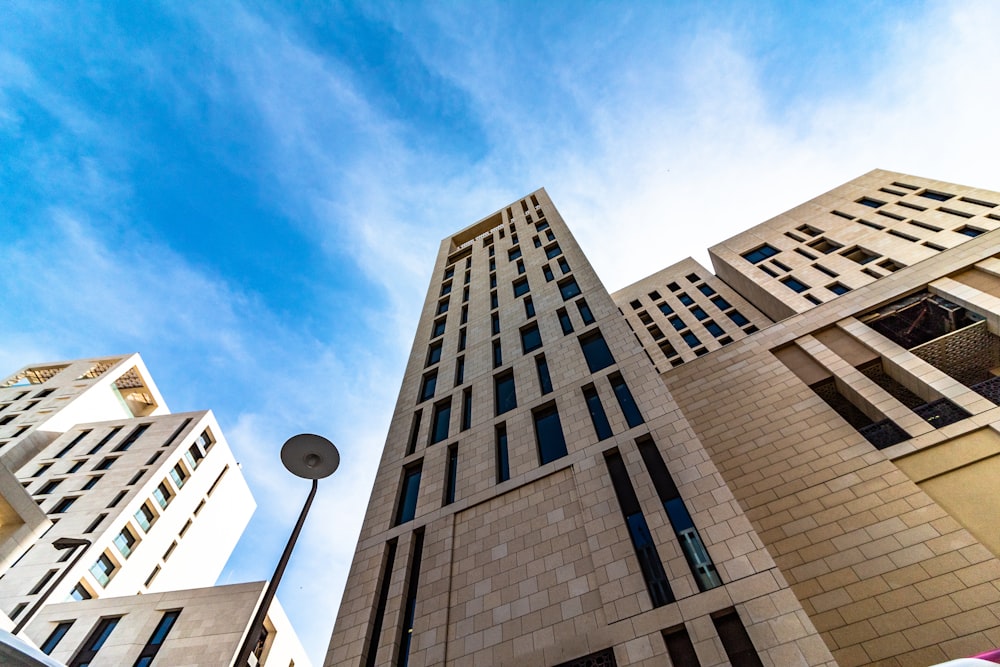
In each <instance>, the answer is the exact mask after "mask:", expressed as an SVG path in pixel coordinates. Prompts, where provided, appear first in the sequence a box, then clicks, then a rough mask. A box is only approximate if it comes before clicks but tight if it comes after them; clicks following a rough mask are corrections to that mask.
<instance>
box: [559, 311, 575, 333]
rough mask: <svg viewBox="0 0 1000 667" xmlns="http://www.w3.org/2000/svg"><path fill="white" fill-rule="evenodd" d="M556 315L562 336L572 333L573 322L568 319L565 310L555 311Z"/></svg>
mask: <svg viewBox="0 0 1000 667" xmlns="http://www.w3.org/2000/svg"><path fill="white" fill-rule="evenodd" d="M556 315H557V316H558V317H559V326H560V327H562V332H563V334H571V333H573V321H572V320H570V319H569V313H567V312H566V309H565V308H560V309H559V310H557V311H556Z"/></svg>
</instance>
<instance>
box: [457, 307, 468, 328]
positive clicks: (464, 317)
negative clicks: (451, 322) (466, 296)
mask: <svg viewBox="0 0 1000 667" xmlns="http://www.w3.org/2000/svg"><path fill="white" fill-rule="evenodd" d="M468 321H469V307H468V306H462V315H461V317H459V320H458V323H459V324H466V323H468Z"/></svg>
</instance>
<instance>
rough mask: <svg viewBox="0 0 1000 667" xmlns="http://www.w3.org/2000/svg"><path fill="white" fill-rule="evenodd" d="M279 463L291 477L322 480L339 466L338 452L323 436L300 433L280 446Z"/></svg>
mask: <svg viewBox="0 0 1000 667" xmlns="http://www.w3.org/2000/svg"><path fill="white" fill-rule="evenodd" d="M281 463H282V464H284V466H285V468H287V469H288V471H289V472H291V473H292V474H293V475H297V476H299V477H303V478H305V479H323V478H324V477H329V476H330V475H332V474H333V471H334V470H336V469H337V466H339V465H340V452H338V451H337V448H336V447H335V446H334V444H333V443H332V442H330V441H329V440H327V439H326V438H324V437H323V436H321V435H313V434H312V433H302V434H300V435H296V436H293V437H291V438H289V439H288V440H287V441H286V442H285V444H284V445H282V447H281Z"/></svg>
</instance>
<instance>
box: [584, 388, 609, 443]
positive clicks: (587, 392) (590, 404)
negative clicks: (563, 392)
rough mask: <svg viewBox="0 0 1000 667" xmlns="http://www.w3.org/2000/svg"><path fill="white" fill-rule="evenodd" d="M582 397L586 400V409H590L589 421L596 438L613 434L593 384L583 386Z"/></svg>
mask: <svg viewBox="0 0 1000 667" xmlns="http://www.w3.org/2000/svg"><path fill="white" fill-rule="evenodd" d="M583 398H584V400H586V401H587V410H589V411H590V421H591V422H592V423H593V424H594V431H595V432H596V433H597V439H598V440H604V439H606V438H610V437H611V436H612V435H614V434H613V433H612V432H611V424H609V423H608V415H607V414H606V413H605V412H604V406H603V405H602V404H601V397H600V396H598V395H597V389H596V388H594V385H592V384H589V385H587V386H586V387H584V388H583Z"/></svg>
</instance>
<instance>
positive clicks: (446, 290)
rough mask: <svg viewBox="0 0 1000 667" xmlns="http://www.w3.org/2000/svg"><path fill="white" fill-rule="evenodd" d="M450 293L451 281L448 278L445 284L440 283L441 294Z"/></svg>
mask: <svg viewBox="0 0 1000 667" xmlns="http://www.w3.org/2000/svg"><path fill="white" fill-rule="evenodd" d="M449 293H451V281H450V280H449V281H448V282H446V283H445V284H443V285H441V296H444V295H445V294H449Z"/></svg>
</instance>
